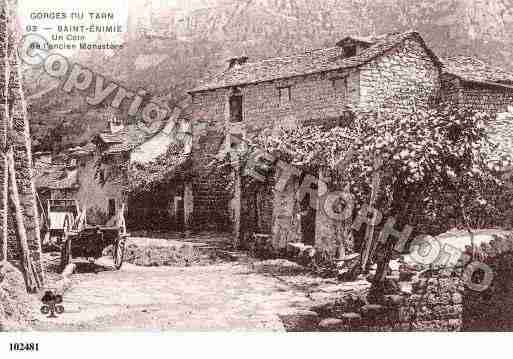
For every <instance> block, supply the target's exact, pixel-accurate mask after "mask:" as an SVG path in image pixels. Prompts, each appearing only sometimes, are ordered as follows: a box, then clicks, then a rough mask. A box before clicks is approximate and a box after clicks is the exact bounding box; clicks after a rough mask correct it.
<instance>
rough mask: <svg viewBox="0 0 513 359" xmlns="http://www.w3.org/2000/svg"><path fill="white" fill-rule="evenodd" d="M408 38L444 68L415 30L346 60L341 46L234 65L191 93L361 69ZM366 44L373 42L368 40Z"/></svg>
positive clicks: (387, 37) (384, 39)
mask: <svg viewBox="0 0 513 359" xmlns="http://www.w3.org/2000/svg"><path fill="white" fill-rule="evenodd" d="M406 39H415V40H417V41H419V42H420V43H421V45H422V46H423V47H424V48H425V49H426V51H427V52H428V53H429V55H430V56H431V57H432V59H433V61H435V62H436V63H437V65H439V66H441V63H440V62H439V60H438V58H437V57H436V56H435V55H434V54H433V52H432V51H431V50H430V49H429V48H428V47H427V46H426V45H425V43H424V40H423V39H422V37H421V36H420V35H419V34H418V33H417V32H415V31H409V32H405V33H400V34H388V35H383V36H380V37H377V38H373V41H376V42H375V43H373V44H372V45H371V46H370V47H369V48H367V49H365V50H363V51H362V52H361V53H360V54H358V55H356V56H353V57H349V58H344V57H343V55H344V49H343V48H342V47H339V46H335V47H329V48H323V49H318V50H312V51H308V52H305V53H302V54H298V55H293V56H288V57H280V58H272V59H267V60H263V61H259V62H252V63H251V62H250V63H245V64H243V65H239V66H234V67H232V68H229V69H226V70H225V71H224V72H222V73H220V74H219V75H217V76H214V77H213V78H212V79H210V80H209V81H207V82H206V83H204V84H202V85H200V86H198V87H196V88H194V89H193V90H191V91H189V92H190V93H194V92H198V91H207V90H213V89H216V88H223V87H229V86H237V85H242V84H250V83H258V82H264V81H271V80H276V79H282V78H290V77H294V76H300V75H306V74H313V73H319V72H325V71H330V70H337V69H344V68H353V67H358V66H361V65H363V64H366V63H368V62H369V61H371V60H373V59H375V58H376V57H379V56H381V55H383V54H384V53H385V52H387V51H389V50H391V49H393V48H395V47H396V46H398V45H400V44H401V43H402V42H403V41H405V40H406ZM366 41H370V40H369V39H366Z"/></svg>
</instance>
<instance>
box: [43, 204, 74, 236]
mask: <svg viewBox="0 0 513 359" xmlns="http://www.w3.org/2000/svg"><path fill="white" fill-rule="evenodd" d="M77 214H78V203H77V201H76V200H74V199H49V200H48V201H47V202H46V208H44V209H43V211H42V213H41V219H42V221H41V227H42V229H43V230H42V235H41V238H42V240H43V243H44V244H46V245H48V244H50V243H52V242H55V243H56V244H57V245H60V244H61V242H62V240H63V238H64V221H65V220H66V218H68V221H70V220H71V221H72V222H74V221H75V219H76V217H77Z"/></svg>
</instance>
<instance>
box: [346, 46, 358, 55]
mask: <svg viewBox="0 0 513 359" xmlns="http://www.w3.org/2000/svg"><path fill="white" fill-rule="evenodd" d="M344 55H345V56H346V57H353V56H356V46H346V47H344Z"/></svg>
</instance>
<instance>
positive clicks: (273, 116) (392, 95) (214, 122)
mask: <svg viewBox="0 0 513 359" xmlns="http://www.w3.org/2000/svg"><path fill="white" fill-rule="evenodd" d="M341 79H343V80H342V83H344V81H345V83H346V85H345V86H342V87H341V86H340V83H341V82H340V80H341ZM344 79H345V80H344ZM289 86H290V91H291V92H290V101H289V100H287V101H280V88H283V87H289ZM439 87H440V84H439V69H438V67H437V66H436V65H435V64H434V63H433V61H432V59H431V58H430V57H429V55H428V54H427V52H426V51H425V49H424V48H423V47H422V46H421V44H420V43H419V42H417V41H416V40H412V39H410V40H406V41H405V42H404V43H403V44H402V45H399V46H398V47H397V48H396V49H393V50H391V51H390V52H389V53H387V54H385V55H384V56H381V57H378V58H376V59H375V60H373V61H371V62H369V63H368V64H366V65H364V66H361V67H360V68H354V69H343V70H336V71H330V72H326V73H317V74H310V75H303V76H297V77H294V78H289V79H279V80H275V81H267V82H263V83H257V84H247V85H243V86H240V87H239V88H238V90H239V91H240V93H241V94H242V96H243V103H242V112H243V122H242V124H240V123H239V124H233V123H230V122H229V112H228V107H229V106H228V98H229V96H230V93H231V91H233V89H229V88H223V89H217V90H213V91H204V92H199V93H194V94H193V96H192V116H193V118H194V120H195V122H196V124H198V123H202V124H203V125H205V126H206V127H207V130H205V131H203V133H202V134H200V141H199V145H198V146H197V147H196V148H194V151H196V153H197V154H196V155H195V156H196V157H197V158H198V157H206V155H209V154H210V155H212V154H215V153H217V151H218V149H219V139H218V138H217V137H216V138H215V139H211V138H210V137H211V134H216V136H217V135H220V136H225V135H227V134H229V133H234V132H238V133H240V134H241V135H242V136H245V135H246V134H251V133H254V132H257V131H259V130H261V129H263V128H274V127H275V126H277V125H280V124H284V123H286V122H287V121H290V122H293V123H297V122H302V123H308V124H312V123H316V122H319V123H321V122H324V121H325V120H326V119H329V118H339V117H343V116H344V115H345V113H346V111H347V107H346V106H347V105H348V104H354V105H357V104H359V103H362V104H365V105H373V106H377V107H378V108H379V107H381V108H389V109H391V110H393V111H396V112H397V111H401V110H404V111H411V110H412V108H413V105H414V104H413V102H414V101H413V100H412V98H415V105H416V106H417V107H424V108H425V107H427V106H428V105H430V104H431V103H432V102H433V101H435V100H436V99H437V98H438V96H439ZM207 132H210V134H209V133H207ZM196 135H197V134H195V136H196ZM203 137H207V139H206V140H203ZM201 141H203V142H201ZM213 142H215V143H216V144H217V146H218V147H217V148H215V149H211V148H210V147H212V145H213ZM221 142H222V139H221ZM204 163H205V161H203V160H202V159H201V158H199V159H197V160H196V161H195V165H194V166H195V167H196V168H197V169H199V171H198V172H199V173H200V177H201V178H197V179H196V180H195V182H196V186H195V192H196V193H195V212H196V213H197V215H196V217H200V220H199V223H204V220H203V219H202V218H204V217H206V213H207V212H208V203H218V204H223V205H224V203H225V202H226V201H225V199H224V198H223V197H224V194H223V193H222V192H219V193H218V195H219V196H220V198H218V199H216V198H213V196H214V194H216V193H217V191H215V190H214V191H209V189H212V188H216V186H215V183H213V182H215V180H214V179H209V178H205V176H204V175H203V173H202V171H201V170H200V168H201V166H202V165H203V164H204ZM207 193H208V196H207V197H208V198H204V195H207ZM196 194H199V197H198V198H197V195H196ZM286 196H287V195H286V194H283V193H282V194H280V195H277V197H276V198H275V203H276V204H277V203H278V202H280V201H282V202H283V201H285V202H287V201H288V200H286V199H285V197H286ZM278 197H280V198H281V199H280V198H278ZM239 200H240V199H239ZM289 202H290V201H289ZM216 208H217V209H220V208H223V207H221V206H219V205H218V206H216ZM223 210H224V208H223ZM280 211H281V212H283V211H284V210H282V209H279V208H277V207H275V212H276V213H275V214H274V215H273V216H274V222H276V223H275V224H273V227H274V229H273V232H274V233H275V236H276V233H277V232H278V231H279V230H278V229H277V228H278V227H280V228H281V227H283V225H284V223H285V222H290V223H292V222H293V221H291V220H290V219H286V220H285V219H282V218H285V217H287V218H288V217H290V215H291V214H290V213H287V214H286V215H285V214H283V213H281V212H280ZM203 212H204V213H203ZM278 212H280V213H279V214H278ZM289 212H290V211H289ZM294 231H295V229H294ZM275 239H276V240H277V238H275Z"/></svg>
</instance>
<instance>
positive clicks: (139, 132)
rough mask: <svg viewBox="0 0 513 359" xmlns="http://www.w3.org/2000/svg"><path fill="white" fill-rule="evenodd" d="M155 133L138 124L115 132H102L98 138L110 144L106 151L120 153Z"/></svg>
mask: <svg viewBox="0 0 513 359" xmlns="http://www.w3.org/2000/svg"><path fill="white" fill-rule="evenodd" d="M153 135H154V133H148V132H147V131H145V130H144V129H142V128H140V127H138V126H136V125H128V126H127V127H125V128H124V129H122V130H120V131H118V132H115V133H100V134H98V135H97V138H98V139H100V140H101V141H102V142H104V143H105V144H107V145H108V148H107V150H106V151H105V153H119V152H125V151H130V150H132V149H133V148H135V147H137V146H139V145H140V144H141V143H143V142H145V141H146V140H148V139H149V138H150V137H152V136H153Z"/></svg>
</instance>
